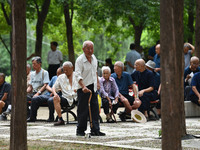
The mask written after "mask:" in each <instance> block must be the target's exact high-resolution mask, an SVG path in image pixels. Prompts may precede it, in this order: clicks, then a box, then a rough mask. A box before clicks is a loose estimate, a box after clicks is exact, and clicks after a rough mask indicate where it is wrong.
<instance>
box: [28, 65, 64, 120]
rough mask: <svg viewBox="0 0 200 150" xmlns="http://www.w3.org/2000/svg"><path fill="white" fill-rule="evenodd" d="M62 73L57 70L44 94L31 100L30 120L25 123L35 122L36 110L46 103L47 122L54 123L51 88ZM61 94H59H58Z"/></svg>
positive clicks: (60, 69) (60, 70)
mask: <svg viewBox="0 0 200 150" xmlns="http://www.w3.org/2000/svg"><path fill="white" fill-rule="evenodd" d="M62 73H63V71H62V68H61V67H60V68H58V69H57V75H56V76H53V77H52V79H51V81H50V82H49V84H48V85H47V86H46V90H47V91H48V92H46V93H45V94H43V95H39V96H35V97H33V98H32V99H31V110H30V118H28V119H27V122H35V121H36V117H37V110H38V108H39V107H40V106H41V105H43V104H45V103H47V104H48V107H49V118H48V120H47V122H53V121H54V105H53V97H52V94H51V93H52V87H53V85H54V83H55V82H56V80H57V77H58V76H59V75H61V74H62ZM59 94H61V93H59Z"/></svg>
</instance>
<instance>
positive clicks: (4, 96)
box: [1, 93, 8, 101]
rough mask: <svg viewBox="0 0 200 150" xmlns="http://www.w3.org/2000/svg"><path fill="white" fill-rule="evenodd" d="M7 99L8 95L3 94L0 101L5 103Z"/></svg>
mask: <svg viewBox="0 0 200 150" xmlns="http://www.w3.org/2000/svg"><path fill="white" fill-rule="evenodd" d="M7 98H8V93H4V94H3V97H2V98H1V100H2V101H5V100H7Z"/></svg>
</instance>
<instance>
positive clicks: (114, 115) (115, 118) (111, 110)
mask: <svg viewBox="0 0 200 150" xmlns="http://www.w3.org/2000/svg"><path fill="white" fill-rule="evenodd" d="M111 115H112V116H113V118H114V120H115V122H116V123H117V120H116V118H115V114H114V113H113V110H112V108H111Z"/></svg>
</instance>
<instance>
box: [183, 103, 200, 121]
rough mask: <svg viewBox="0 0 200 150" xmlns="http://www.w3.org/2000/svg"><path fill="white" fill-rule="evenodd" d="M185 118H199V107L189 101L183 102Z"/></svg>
mask: <svg viewBox="0 0 200 150" xmlns="http://www.w3.org/2000/svg"><path fill="white" fill-rule="evenodd" d="M184 105H185V117H200V107H199V106H197V105H196V104H194V103H192V102H191V101H184Z"/></svg>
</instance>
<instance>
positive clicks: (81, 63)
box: [75, 41, 105, 136]
mask: <svg viewBox="0 0 200 150" xmlns="http://www.w3.org/2000/svg"><path fill="white" fill-rule="evenodd" d="M93 46H94V44H93V42H92V41H85V42H84V43H83V52H84V53H83V54H82V55H80V56H79V57H78V58H77V60H76V63H75V72H76V74H77V77H78V83H79V87H78V91H77V94H78V108H77V116H78V125H77V130H76V135H77V136H84V135H85V131H86V130H87V119H88V114H89V113H88V112H89V107H88V99H89V97H90V93H92V97H91V103H90V106H91V116H92V120H91V118H90V121H92V125H91V135H92V136H105V133H102V132H100V127H99V121H98V118H99V105H98V100H97V89H99V88H100V85H99V80H98V75H97V59H96V57H95V56H94V55H93V52H94V47H93Z"/></svg>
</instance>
